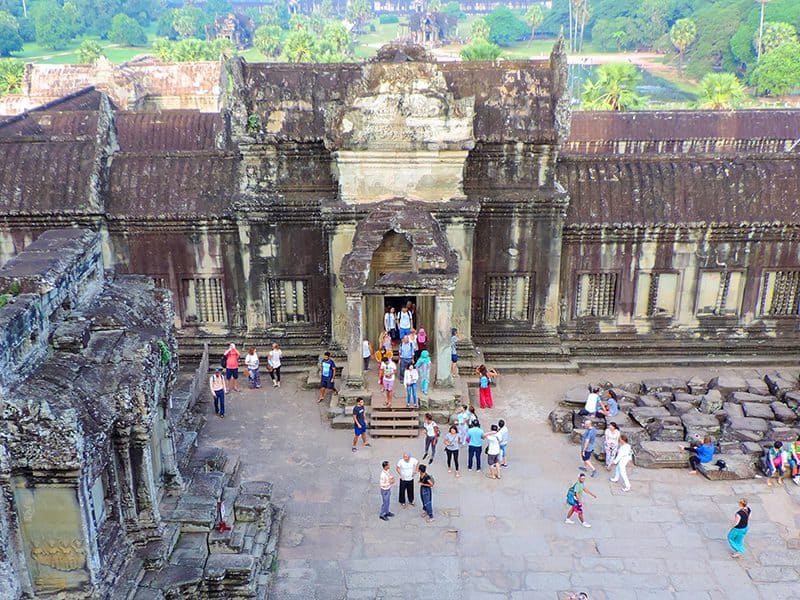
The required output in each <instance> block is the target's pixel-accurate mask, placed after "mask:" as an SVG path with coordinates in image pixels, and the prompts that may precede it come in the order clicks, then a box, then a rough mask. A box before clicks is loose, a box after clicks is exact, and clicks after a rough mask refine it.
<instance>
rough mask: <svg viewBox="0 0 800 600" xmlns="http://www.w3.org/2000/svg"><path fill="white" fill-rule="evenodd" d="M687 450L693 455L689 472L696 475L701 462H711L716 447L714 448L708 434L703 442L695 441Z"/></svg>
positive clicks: (690, 459)
mask: <svg viewBox="0 0 800 600" xmlns="http://www.w3.org/2000/svg"><path fill="white" fill-rule="evenodd" d="M687 450H688V451H689V452H690V453H691V456H689V467H691V470H690V471H689V474H690V475H694V474H695V473H697V468H698V467H699V466H700V465H701V464H706V463H710V462H711V460H712V459H713V458H714V452H715V451H716V448H714V444H713V443H712V442H711V438H710V437H708V436H706V437H704V438H703V443H702V444H697V443H693V444H692V445H691V446H690V447H689V448H687Z"/></svg>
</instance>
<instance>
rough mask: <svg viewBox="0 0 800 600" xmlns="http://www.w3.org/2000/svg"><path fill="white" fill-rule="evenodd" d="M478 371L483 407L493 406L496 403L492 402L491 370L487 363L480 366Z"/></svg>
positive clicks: (479, 392) (479, 391)
mask: <svg viewBox="0 0 800 600" xmlns="http://www.w3.org/2000/svg"><path fill="white" fill-rule="evenodd" d="M477 371H478V373H479V374H480V380H479V383H478V386H479V390H478V394H479V396H480V404H481V408H492V407H493V406H494V403H493V402H492V388H491V387H490V383H491V382H490V381H489V371H488V370H487V369H486V365H481V366H479V367H478V369H477Z"/></svg>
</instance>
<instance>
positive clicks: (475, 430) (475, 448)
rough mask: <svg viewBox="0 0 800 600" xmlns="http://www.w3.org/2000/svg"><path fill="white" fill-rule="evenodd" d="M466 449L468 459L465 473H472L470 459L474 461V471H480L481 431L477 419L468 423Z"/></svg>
mask: <svg viewBox="0 0 800 600" xmlns="http://www.w3.org/2000/svg"><path fill="white" fill-rule="evenodd" d="M467 449H468V451H469V458H468V460H467V471H472V459H473V458H474V459H475V470H476V471H480V470H481V451H482V450H483V429H481V424H480V423H479V422H478V419H475V420H473V421H472V423H470V428H469V429H468V430H467Z"/></svg>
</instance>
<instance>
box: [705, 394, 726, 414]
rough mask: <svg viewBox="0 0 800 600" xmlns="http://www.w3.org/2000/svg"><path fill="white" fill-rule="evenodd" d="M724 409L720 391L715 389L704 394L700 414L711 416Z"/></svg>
mask: <svg viewBox="0 0 800 600" xmlns="http://www.w3.org/2000/svg"><path fill="white" fill-rule="evenodd" d="M721 408H722V394H721V393H720V391H719V389H717V388H714V389H711V390H708V392H706V393H705V394H703V399H702V400H700V412H702V413H706V414H709V415H710V414H711V413H715V412H717V411H718V410H720V409H721Z"/></svg>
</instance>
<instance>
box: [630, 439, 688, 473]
mask: <svg viewBox="0 0 800 600" xmlns="http://www.w3.org/2000/svg"><path fill="white" fill-rule="evenodd" d="M635 456H636V466H638V467H644V468H645V469H659V468H660V469H682V468H686V467H687V466H688V464H689V451H688V450H686V442H658V441H645V442H642V443H641V444H640V445H639V447H638V448H637V449H636V452H635Z"/></svg>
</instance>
